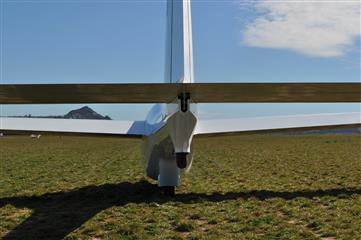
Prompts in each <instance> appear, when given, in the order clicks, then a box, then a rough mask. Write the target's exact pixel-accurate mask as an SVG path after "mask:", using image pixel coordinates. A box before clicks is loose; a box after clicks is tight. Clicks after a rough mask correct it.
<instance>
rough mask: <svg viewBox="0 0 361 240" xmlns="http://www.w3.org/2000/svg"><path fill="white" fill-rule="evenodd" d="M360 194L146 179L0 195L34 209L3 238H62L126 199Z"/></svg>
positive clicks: (355, 191) (6, 201) (3, 201)
mask: <svg viewBox="0 0 361 240" xmlns="http://www.w3.org/2000/svg"><path fill="white" fill-rule="evenodd" d="M353 194H358V195H361V189H344V188H340V189H329V190H305V191H295V192H276V191H268V190H254V191H249V192H228V193H225V194H219V193H212V194H204V193H184V194H178V195H177V196H176V197H174V198H171V197H166V196H162V195H160V191H158V188H157V187H156V186H155V185H152V184H150V183H148V182H147V181H140V182H136V183H129V182H123V183H119V184H104V185H100V186H87V187H84V188H79V189H74V190H71V191H68V192H58V193H49V194H44V195H41V196H33V197H12V198H2V199H0V207H2V206H5V205H7V204H10V205H13V206H15V207H17V208H29V209H32V211H33V212H32V215H31V216H30V217H29V218H27V219H26V220H25V221H24V222H22V223H21V224H20V225H18V226H17V227H16V228H15V229H13V230H12V231H10V232H9V233H8V234H7V235H6V236H5V237H4V239H62V238H64V237H65V236H67V235H68V234H69V233H71V232H72V231H74V230H75V229H77V228H78V227H80V226H81V225H82V224H83V223H85V222H86V221H88V220H89V219H90V218H92V217H93V216H95V215H96V214H97V213H99V212H101V211H102V210H105V209H107V208H110V207H113V206H123V205H125V204H127V203H152V202H154V203H159V204H162V203H166V202H169V201H177V202H181V203H185V204H187V203H195V202H198V201H199V202H200V201H201V202H205V201H209V202H221V201H227V200H236V199H245V200H246V199H249V198H256V199H259V200H265V199H270V198H282V199H286V200H291V199H294V198H297V197H303V198H314V197H322V196H338V195H343V196H344V195H347V196H350V195H353Z"/></svg>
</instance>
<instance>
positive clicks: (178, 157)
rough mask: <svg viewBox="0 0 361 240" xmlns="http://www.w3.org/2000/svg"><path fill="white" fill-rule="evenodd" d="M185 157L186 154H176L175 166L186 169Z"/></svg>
mask: <svg viewBox="0 0 361 240" xmlns="http://www.w3.org/2000/svg"><path fill="white" fill-rule="evenodd" d="M187 155H188V153H176V155H175V157H176V160H177V166H178V168H180V169H184V168H186V167H187Z"/></svg>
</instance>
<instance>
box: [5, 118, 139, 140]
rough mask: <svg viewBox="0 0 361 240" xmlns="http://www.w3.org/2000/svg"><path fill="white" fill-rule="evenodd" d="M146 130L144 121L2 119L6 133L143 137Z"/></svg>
mask: <svg viewBox="0 0 361 240" xmlns="http://www.w3.org/2000/svg"><path fill="white" fill-rule="evenodd" d="M144 128H145V126H144V122H142V121H135V122H133V121H115V120H79V119H49V118H0V131H2V132H5V133H12V132H16V133H53V134H58V133H61V134H71V135H83V134H84V135H117V136H124V137H142V136H143V135H144V134H145V130H144Z"/></svg>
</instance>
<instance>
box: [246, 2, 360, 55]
mask: <svg viewBox="0 0 361 240" xmlns="http://www.w3.org/2000/svg"><path fill="white" fill-rule="evenodd" d="M253 8H254V10H255V11H256V14H257V15H256V17H255V18H254V19H253V20H252V21H251V22H249V23H248V24H246V27H245V31H244V34H243V37H242V38H243V39H242V41H243V43H244V44H246V45H248V46H251V47H264V48H278V49H288V50H292V51H295V52H298V53H302V54H306V55H309V56H317V57H339V56H343V55H345V54H346V53H347V52H348V51H350V50H351V49H352V48H354V47H355V43H356V40H357V39H359V38H358V37H360V1H359V0H356V1H341V0H338V1H326V0H318V1H309V0H307V1H306V0H303V1H302V0H301V1H300V0H288V1H273V0H259V1H254V4H253Z"/></svg>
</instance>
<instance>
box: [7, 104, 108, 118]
mask: <svg viewBox="0 0 361 240" xmlns="http://www.w3.org/2000/svg"><path fill="white" fill-rule="evenodd" d="M13 117H21V118H58V119H59V118H60V119H97V120H112V119H111V118H110V117H109V116H107V115H106V116H103V115H101V114H99V113H97V112H95V111H94V110H93V109H91V108H90V107H88V106H84V107H81V108H79V109H75V110H71V111H70V112H68V113H67V114H65V115H58V116H54V115H53V116H52V115H49V116H32V115H30V114H28V115H24V116H13Z"/></svg>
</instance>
